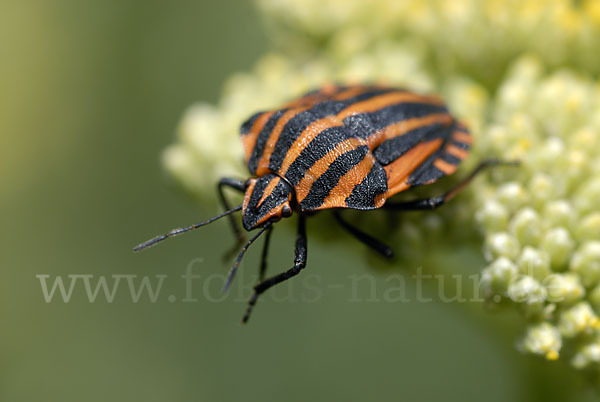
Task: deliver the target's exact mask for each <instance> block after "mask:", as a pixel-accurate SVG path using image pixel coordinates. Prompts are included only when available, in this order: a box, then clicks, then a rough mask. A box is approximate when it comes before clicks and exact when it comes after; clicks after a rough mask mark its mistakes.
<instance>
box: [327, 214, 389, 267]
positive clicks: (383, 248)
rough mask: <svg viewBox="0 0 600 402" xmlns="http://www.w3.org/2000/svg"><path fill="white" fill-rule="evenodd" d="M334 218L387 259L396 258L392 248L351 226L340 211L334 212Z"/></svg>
mask: <svg viewBox="0 0 600 402" xmlns="http://www.w3.org/2000/svg"><path fill="white" fill-rule="evenodd" d="M333 216H334V217H335V219H336V220H337V221H338V223H339V224H340V225H341V226H342V227H343V228H344V229H346V231H347V232H348V233H350V234H351V235H352V236H354V237H355V238H356V239H357V240H359V241H360V242H362V243H364V244H365V245H367V246H368V247H370V248H372V249H373V250H375V251H376V252H378V253H379V254H381V255H382V256H384V257H385V258H390V259H391V258H393V257H394V251H393V250H392V249H391V248H390V247H388V246H387V245H386V244H384V243H382V242H380V241H379V240H377V239H376V238H374V237H372V236H371V235H369V234H367V233H365V232H363V231H362V230H360V229H358V228H356V227H354V226H352V225H351V224H349V223H348V222H347V221H346V220H344V219H343V218H342V215H341V214H340V213H339V212H338V211H334V212H333Z"/></svg>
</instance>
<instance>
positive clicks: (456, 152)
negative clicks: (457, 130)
mask: <svg viewBox="0 0 600 402" xmlns="http://www.w3.org/2000/svg"><path fill="white" fill-rule="evenodd" d="M445 151H446V152H448V153H449V154H450V155H453V156H456V157H457V158H459V159H465V158H466V157H467V155H469V152H468V151H466V150H464V149H461V148H459V147H457V146H456V145H452V144H449V145H448V146H446V149H445Z"/></svg>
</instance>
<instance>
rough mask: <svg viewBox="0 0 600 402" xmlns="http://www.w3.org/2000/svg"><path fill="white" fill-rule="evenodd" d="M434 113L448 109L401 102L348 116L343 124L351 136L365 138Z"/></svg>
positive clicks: (445, 111) (433, 105)
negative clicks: (404, 121) (402, 122)
mask: <svg viewBox="0 0 600 402" xmlns="http://www.w3.org/2000/svg"><path fill="white" fill-rule="evenodd" d="M434 113H435V114H437V113H448V109H447V108H446V107H445V106H440V105H435V104H431V103H413V102H410V103H407V102H402V103H396V104H393V105H390V106H386V107H383V108H381V109H379V110H376V111H374V112H371V113H362V114H356V115H353V116H349V117H347V118H345V119H344V126H345V127H346V128H347V129H348V130H349V131H350V132H351V133H352V134H353V135H352V136H353V137H357V138H367V137H368V136H369V135H371V134H372V133H374V132H375V131H379V130H383V129H385V128H386V127H387V126H389V125H391V124H395V123H398V122H400V121H402V120H407V119H411V118H414V117H424V116H427V115H430V114H434Z"/></svg>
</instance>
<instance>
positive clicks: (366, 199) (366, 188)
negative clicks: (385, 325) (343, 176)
mask: <svg viewBox="0 0 600 402" xmlns="http://www.w3.org/2000/svg"><path fill="white" fill-rule="evenodd" d="M387 189H388V185H387V174H386V173H385V170H384V169H383V168H382V167H381V165H380V164H379V163H377V162H375V163H374V164H373V167H372V168H371V171H370V172H369V174H368V175H367V176H366V177H365V178H364V179H363V181H362V182H361V183H360V184H358V185H356V186H355V187H354V189H353V190H352V193H351V194H350V195H349V196H348V198H346V205H347V206H348V208H354V209H362V210H365V209H374V208H375V197H376V196H377V195H379V194H383V193H385V192H386V191H387Z"/></svg>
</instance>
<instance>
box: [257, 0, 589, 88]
mask: <svg viewBox="0 0 600 402" xmlns="http://www.w3.org/2000/svg"><path fill="white" fill-rule="evenodd" d="M258 4H259V6H260V7H261V9H262V10H263V12H264V13H265V14H266V15H267V16H268V17H269V18H268V22H270V24H271V25H272V26H274V27H275V30H274V32H275V33H276V34H275V35H273V36H274V37H275V38H283V39H282V42H283V43H282V46H281V47H282V48H283V49H290V48H295V49H297V48H303V47H308V48H315V47H316V48H320V49H323V48H325V50H326V51H327V52H328V53H330V54H340V53H341V54H344V53H347V52H350V53H357V52H358V51H361V50H365V49H368V48H369V47H370V46H371V45H372V43H376V42H379V41H380V40H381V39H382V38H383V39H385V40H389V39H390V38H396V39H397V38H404V37H407V36H408V37H411V38H413V39H415V40H418V41H423V42H425V43H426V47H427V50H428V53H427V55H428V58H429V59H430V60H431V61H432V62H433V64H434V67H435V68H436V69H437V70H438V71H439V72H442V73H448V72H460V73H466V74H469V76H471V77H475V78H477V79H480V80H483V81H484V82H487V83H490V82H492V83H496V82H498V80H499V79H500V78H501V77H502V75H503V72H504V68H505V67H506V66H507V65H508V64H510V63H511V61H512V60H513V59H514V58H515V57H517V56H518V55H519V54H521V53H524V52H530V53H535V54H537V55H538V56H540V57H541V58H542V59H543V61H544V63H545V64H546V65H548V66H552V67H554V66H560V65H564V64H568V65H573V66H577V67H579V68H582V69H585V70H586V71H593V72H596V73H597V72H600V58H598V57H597V49H598V45H599V42H600V41H599V37H600V2H598V1H597V0H582V1H573V0H452V1H448V0H376V1H364V0H302V1H297V0H258Z"/></svg>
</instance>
